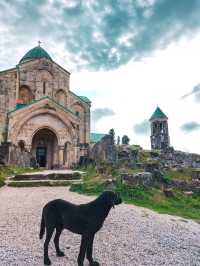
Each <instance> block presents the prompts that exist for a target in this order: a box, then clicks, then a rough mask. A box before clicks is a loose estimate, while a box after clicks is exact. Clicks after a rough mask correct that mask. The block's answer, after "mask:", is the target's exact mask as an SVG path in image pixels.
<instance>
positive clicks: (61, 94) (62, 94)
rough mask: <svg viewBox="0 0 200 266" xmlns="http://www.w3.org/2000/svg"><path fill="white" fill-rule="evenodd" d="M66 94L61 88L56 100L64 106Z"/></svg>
mask: <svg viewBox="0 0 200 266" xmlns="http://www.w3.org/2000/svg"><path fill="white" fill-rule="evenodd" d="M66 100H67V98H66V94H65V92H64V91H63V90H59V91H58V92H57V93H56V101H57V102H58V103H59V104H60V105H62V106H66Z"/></svg>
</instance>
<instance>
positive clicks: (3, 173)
mask: <svg viewBox="0 0 200 266" xmlns="http://www.w3.org/2000/svg"><path fill="white" fill-rule="evenodd" d="M34 171H36V170H34V169H32V168H27V167H26V168H25V167H19V166H0V187H1V186H3V185H4V181H5V178H6V177H8V176H12V175H16V174H22V173H28V172H34ZM37 171H38V169H37Z"/></svg>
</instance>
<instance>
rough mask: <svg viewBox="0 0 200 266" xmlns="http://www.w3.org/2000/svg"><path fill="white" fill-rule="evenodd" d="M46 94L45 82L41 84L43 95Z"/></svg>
mask: <svg viewBox="0 0 200 266" xmlns="http://www.w3.org/2000/svg"><path fill="white" fill-rule="evenodd" d="M45 94H46V82H45V81H44V82H43V95H45Z"/></svg>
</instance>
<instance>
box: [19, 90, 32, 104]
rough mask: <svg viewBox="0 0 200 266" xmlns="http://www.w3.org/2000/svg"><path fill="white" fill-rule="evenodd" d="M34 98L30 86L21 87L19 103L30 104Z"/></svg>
mask: <svg viewBox="0 0 200 266" xmlns="http://www.w3.org/2000/svg"><path fill="white" fill-rule="evenodd" d="M33 100H34V96H33V94H32V92H31V90H30V89H29V87H28V86H22V87H21V88H20V89H19V103H22V104H29V103H31V102H32V101H33Z"/></svg>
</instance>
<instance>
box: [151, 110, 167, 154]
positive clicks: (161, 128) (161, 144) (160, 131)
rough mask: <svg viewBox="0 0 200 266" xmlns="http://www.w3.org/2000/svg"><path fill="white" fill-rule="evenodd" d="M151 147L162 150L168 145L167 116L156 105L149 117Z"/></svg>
mask: <svg viewBox="0 0 200 266" xmlns="http://www.w3.org/2000/svg"><path fill="white" fill-rule="evenodd" d="M149 121H150V123H151V149H158V150H163V149H166V148H168V147H169V145H170V140H169V131H168V117H167V116H166V115H165V114H164V113H163V111H162V110H161V109H160V107H159V106H158V107H157V108H156V110H155V112H154V113H153V115H152V116H151V118H150V120H149Z"/></svg>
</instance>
